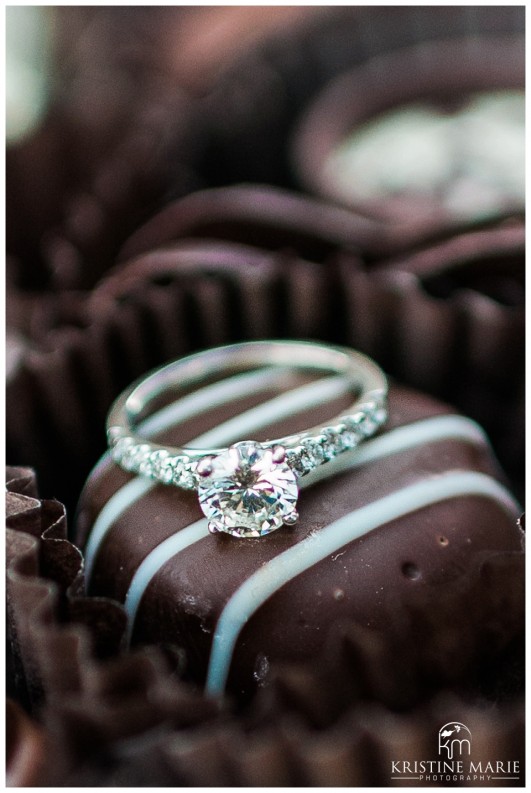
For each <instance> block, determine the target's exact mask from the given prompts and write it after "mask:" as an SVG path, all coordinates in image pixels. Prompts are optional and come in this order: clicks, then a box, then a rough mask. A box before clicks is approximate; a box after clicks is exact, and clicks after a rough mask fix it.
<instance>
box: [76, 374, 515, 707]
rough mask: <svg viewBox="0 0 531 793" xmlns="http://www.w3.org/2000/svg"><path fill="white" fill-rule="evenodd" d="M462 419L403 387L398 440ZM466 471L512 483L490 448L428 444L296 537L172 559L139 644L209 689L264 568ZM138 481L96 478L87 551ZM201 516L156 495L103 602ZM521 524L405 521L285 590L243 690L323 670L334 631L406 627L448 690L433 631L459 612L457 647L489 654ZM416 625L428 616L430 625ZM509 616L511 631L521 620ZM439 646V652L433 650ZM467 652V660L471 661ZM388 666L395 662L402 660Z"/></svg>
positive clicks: (107, 574)
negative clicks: (491, 624)
mask: <svg viewBox="0 0 531 793" xmlns="http://www.w3.org/2000/svg"><path fill="white" fill-rule="evenodd" d="M261 398H262V399H263V398H264V397H263V396H262V397H261ZM247 406H248V404H244V403H242V402H239V403H236V404H233V405H229V406H225V407H224V408H223V409H222V410H221V409H220V410H218V411H217V412H213V415H211V416H209V417H208V416H207V417H202V418H200V419H193V420H191V421H190V422H188V424H187V425H186V427H185V428H182V427H181V428H180V433H179V431H177V432H175V431H173V430H172V431H171V432H168V434H167V435H165V436H164V437H165V439H167V441H168V442H171V441H173V442H177V441H184V440H185V439H186V437H188V438H193V437H195V436H196V435H197V434H198V433H199V432H201V431H204V430H205V429H206V428H207V427H208V426H213V425H215V424H217V423H219V422H221V421H223V420H224V419H225V418H227V416H229V415H234V413H235V412H238V411H240V410H241V409H243V408H244V407H247ZM335 407H337V406H335ZM448 412H449V409H448V408H446V407H445V406H444V405H441V404H439V403H437V402H434V401H433V400H431V399H430V398H428V397H425V396H422V395H420V394H418V393H415V392H411V391H407V390H404V389H401V388H398V387H396V388H393V389H392V391H391V398H390V421H389V425H388V427H387V429H388V430H389V429H392V428H394V427H398V426H402V425H407V424H409V423H412V422H414V421H417V420H419V419H423V418H427V417H429V416H435V415H439V414H444V413H448ZM330 415H331V412H330V405H328V406H322V408H321V409H320V410H319V411H314V412H313V413H312V416H311V417H310V416H309V415H305V416H300V417H298V420H299V423H300V425H301V427H304V426H311V425H312V423H316V422H319V421H321V420H323V421H324V420H325V419H326V417H327V416H328V417H329V416H330ZM292 429H294V423H293V420H291V421H283V422H281V424H280V425H277V426H274V427H269V428H268V429H267V431H265V432H264V433H260V434H258V433H257V435H258V438H257V439H258V440H259V439H260V438H262V437H278V436H280V435H282V434H283V433H284V432H286V431H291V430H292ZM183 435H184V436H185V437H183ZM454 469H459V470H468V471H479V472H484V473H487V474H490V475H493V476H494V477H498V476H499V470H498V468H497V465H496V463H495V461H494V459H493V457H492V454H491V452H490V451H489V449H488V448H487V446H486V445H484V446H481V445H480V446H479V447H478V446H477V445H475V446H474V445H471V444H470V443H466V442H463V441H460V440H445V441H440V442H437V443H429V444H424V445H422V446H419V447H417V448H414V449H410V450H409V451H403V452H401V453H399V454H394V455H391V456H389V457H386V458H383V459H380V460H379V461H374V462H372V463H367V464H365V465H363V466H361V467H360V468H358V469H355V470H353V471H351V472H349V473H346V474H343V475H341V476H337V477H335V478H332V479H329V480H327V481H326V482H323V483H320V484H318V485H316V486H314V487H312V488H309V489H307V490H304V491H302V493H301V496H300V499H299V511H300V520H299V522H298V523H297V524H295V526H294V527H293V528H292V529H287V528H283V529H281V530H278V531H276V532H273V533H272V534H271V535H268V536H267V537H265V538H262V539H258V540H236V539H234V538H232V537H229V536H219V535H218V536H215V537H212V536H208V537H205V538H204V539H201V540H200V541H199V542H197V543H195V544H194V545H192V546H189V547H188V548H186V549H185V550H184V551H182V552H181V553H179V554H178V555H177V556H175V557H174V558H172V559H171V560H168V561H167V563H165V564H164V566H163V567H162V568H161V570H160V571H159V572H158V573H157V574H156V576H155V577H154V579H153V580H152V581H151V582H150V584H149V586H148V588H147V590H146V593H145V596H144V598H143V600H142V603H141V606H140V608H139V611H138V614H137V620H136V624H135V629H134V634H133V641H134V643H144V642H147V643H152V642H155V643H156V642H173V643H175V644H177V645H179V646H181V647H183V648H184V650H185V651H186V655H187V661H188V674H189V675H190V676H191V677H193V678H194V679H195V680H198V681H202V680H203V679H204V676H205V673H206V668H207V662H208V657H209V653H210V647H211V642H212V634H213V631H214V629H215V626H216V622H217V620H218V618H219V615H220V613H221V611H222V609H223V607H224V605H225V604H226V602H227V600H228V598H229V597H230V596H231V595H232V594H233V592H234V591H235V590H236V589H237V588H238V587H239V586H240V585H241V584H242V583H243V582H244V581H245V580H246V579H247V578H248V577H249V575H251V574H252V573H253V572H254V571H256V570H257V569H258V568H259V567H260V566H261V565H262V564H263V563H264V562H266V561H268V560H270V559H272V558H273V557H274V556H276V555H277V554H279V553H281V552H282V551H284V550H285V549H287V548H289V547H291V546H293V545H294V544H295V543H297V542H298V541H300V540H302V539H303V538H304V537H306V536H307V535H308V534H309V533H310V532H314V531H319V530H320V529H321V528H322V527H324V526H326V525H327V524H329V523H331V522H332V521H334V520H335V519H337V518H339V517H341V516H343V515H345V514H347V513H350V512H351V511H352V510H354V509H356V508H358V507H361V506H363V505H366V504H369V503H371V502H372V501H374V500H376V499H378V498H380V497H382V496H385V495H387V494H390V493H393V492H396V491H398V490H400V488H402V487H405V486H407V485H409V484H412V483H414V482H417V481H419V480H421V479H424V478H425V477H427V476H432V475H436V474H439V473H442V472H445V471H449V470H454ZM129 479H130V475H129V474H126V473H124V472H123V471H121V470H120V469H119V468H118V467H117V466H115V465H114V464H109V463H107V464H106V465H104V466H100V467H99V468H98V469H97V471H95V473H94V474H93V475H92V477H91V478H90V479H89V481H88V484H87V486H86V488H85V491H84V493H83V495H82V498H81V502H80V506H79V513H78V521H77V528H76V533H77V542H78V543H83V542H84V541H85V540H86V538H87V534H88V533H89V531H90V528H91V526H92V524H93V522H94V520H95V518H96V517H97V515H98V513H99V512H100V511H101V509H102V508H103V506H104V505H105V504H106V503H107V501H108V500H109V498H110V497H111V496H112V495H113V494H114V493H115V492H116V491H117V490H118V489H119V488H120V487H121V486H122V485H124V484H125V483H126V482H127V481H128V480H129ZM201 517H202V514H201V512H200V509H199V506H198V503H197V498H196V496H195V494H194V493H193V492H183V491H179V490H177V489H175V488H171V487H164V486H156V487H155V488H154V489H152V490H151V491H150V492H149V493H148V494H147V495H145V496H144V497H143V498H142V499H141V500H140V501H138V502H137V503H136V504H134V505H133V506H132V507H130V508H128V509H127V510H126V511H125V512H124V513H123V514H122V515H121V517H119V518H118V520H117V521H116V522H115V523H114V524H113V526H112V528H111V530H110V531H109V533H108V535H107V537H106V538H105V540H104V541H103V543H102V545H101V547H100V551H99V553H98V555H97V558H96V563H95V567H94V573H93V577H92V583H91V593H92V594H94V595H105V596H109V597H112V598H116V599H117V600H120V601H123V600H124V598H125V595H126V592H127V589H128V586H129V584H130V581H131V578H132V576H133V574H134V572H135V570H136V569H137V568H138V566H139V564H140V563H141V561H142V560H143V559H144V558H145V556H146V555H147V553H149V552H150V551H151V550H152V549H153V548H154V547H156V546H157V545H158V544H159V543H160V542H161V541H162V540H164V539H166V538H167V537H169V536H170V535H172V534H173V533H175V532H176V531H178V530H179V529H180V528H182V527H184V526H186V525H189V524H190V523H192V522H194V521H196V520H198V519H200V518H201ZM516 518H517V514H515V516H514V519H512V518H511V516H510V515H508V514H507V512H506V511H504V510H503V509H502V508H501V507H500V506H499V505H498V504H497V503H496V502H495V501H494V500H491V499H485V498H483V497H477V496H463V497H459V498H453V499H450V500H448V501H443V502H440V503H437V504H433V505H431V506H429V507H427V508H424V509H421V510H417V511H416V512H414V513H411V514H408V515H407V516H406V517H403V518H400V519H398V520H393V521H392V522H390V523H388V524H387V525H385V526H381V527H379V528H377V529H375V530H373V531H372V532H370V533H369V534H367V535H365V536H363V537H362V538H360V539H358V540H356V541H354V542H351V543H350V544H348V545H347V546H345V547H344V548H341V550H340V551H339V552H338V553H337V554H332V555H331V556H330V557H327V558H325V559H324V560H323V561H321V562H319V563H317V564H315V565H314V566H313V567H311V568H310V569H308V570H307V571H305V572H304V573H302V574H300V575H298V576H297V577H296V578H295V579H293V580H292V581H290V582H289V583H287V584H285V585H284V586H283V587H281V589H279V590H278V591H276V592H275V593H274V594H273V595H272V596H271V597H270V598H269V600H268V601H267V602H266V603H265V604H263V605H262V606H261V607H260V608H259V609H258V611H257V612H256V613H255V614H254V615H253V616H252V617H251V619H250V620H249V622H248V623H247V625H246V626H245V627H244V629H243V630H242V632H241V634H240V636H239V638H238V642H237V645H236V650H235V653H234V656H233V659H232V664H231V671H230V676H229V682H228V686H229V688H230V690H231V691H233V692H235V693H237V694H243V695H248V694H249V692H250V691H251V690H252V689H253V687H254V686H255V685H256V680H260V682H262V681H261V677H262V676H263V672H264V669H265V668H267V667H268V665H269V664H271V663H275V662H278V661H302V662H311V659H313V658H315V657H316V656H317V655H318V654H319V653H320V652H321V651H322V650H323V648H324V646H325V644H326V640H327V635H328V633H329V629H330V628H331V627H332V626H333V625H334V624H337V623H341V622H345V621H346V622H353V623H355V624H356V625H358V626H359V627H360V628H363V629H367V628H368V629H370V630H371V631H373V632H374V634H375V635H376V636H380V637H382V636H383V637H384V638H385V637H386V635H387V634H390V633H393V632H394V631H396V630H398V627H397V626H400V631H401V632H402V638H407V636H408V635H409V638H410V641H413V642H415V643H418V645H419V647H422V654H423V657H424V658H426V657H427V656H429V655H430V653H431V655H432V656H437V660H436V663H435V664H434V666H435V667H436V668H437V672H434V671H433V669H432V674H433V675H434V677H435V678H437V679H439V682H440V678H441V676H442V677H443V678H444V676H445V675H447V676H448V677H449V678H450V679H452V678H455V677H456V676H458V674H459V672H458V671H456V670H458V669H459V662H458V661H457V660H456V657H455V643H454V642H450V641H449V642H447V643H446V644H445V642H444V641H443V640H442V639H441V636H438V637H437V639H435V638H434V635H433V633H432V631H431V629H432V627H433V621H434V620H435V621H436V620H437V614H438V613H439V612H438V608H439V607H440V606H441V603H442V602H444V603H446V604H447V608H448V603H450V604H451V605H450V608H451V615H450V618H451V621H452V628H451V630H452V631H453V634H454V636H455V637H456V638H455V641H457V643H458V644H460V643H461V644H462V645H463V646H464V647H470V646H472V647H475V648H476V650H477V648H478V647H479V646H480V645H481V646H482V647H483V649H484V651H485V652H486V653H487V655H488V654H489V652H490V649H489V648H488V647H487V649H486V650H485V647H484V642H485V636H484V635H482V628H481V625H478V624H477V623H476V618H475V617H471V616H470V615H472V614H475V613H476V611H477V608H478V606H479V605H480V604H481V603H482V600H483V599H484V598H485V605H484V608H485V611H486V612H489V614H490V616H491V617H492V613H491V611H490V610H492V609H494V611H496V610H497V609H499V608H500V607H501V605H500V604H501V599H502V593H496V596H495V597H496V598H498V600H497V601H496V604H497V605H494V606H492V603H491V604H490V605H487V601H488V600H489V597H487V592H488V586H489V585H488V582H487V580H486V578H483V579H481V575H480V570H481V566H482V562H483V561H484V560H485V559H487V558H489V557H491V556H494V557H496V556H498V555H503V554H506V553H507V552H509V553H518V552H519V551H520V549H521V536H520V531H519V530H518V528H517V526H516ZM478 576H479V579H478ZM476 579H478V580H479V583H478V584H477V586H476V588H475V595H474V597H475V603H473V604H472V603H469V604H468V605H467V603H466V602H465V601H466V598H467V593H468V589H467V587H468V584H469V583H470V582H472V581H474V582H475V581H476ZM411 614H416V619H412V618H411ZM505 616H506V617H507V620H508V623H507V624H509V623H510V622H511V615H510V614H506V615H505ZM445 619H446V625H445V626H444V629H443V626H442V625H441V626H440V628H441V632H442V635H446V634H445V630H449V628H448V624H447V623H448V619H449V616H448V613H446V615H445ZM495 622H496V621H495ZM498 622H499V621H498ZM496 624H498V623H496ZM408 631H409V632H410V633H408ZM423 632H424V633H423ZM503 632H504V631H503V629H501V633H503ZM500 641H502V643H503V641H505V639H501V636H500V633H499V629H498V628H496V629H495V630H494V631H493V632H492V636H491V640H490V648H491V649H493V648H495V647H496V646H497V645H498V644H499V642H500ZM426 644H428V645H429V646H423V645H426ZM436 645H437V648H436ZM439 645H440V646H439ZM461 650H462V652H463V653H464V654H465V655H466V653H467V652H468V651H467V650H464V649H462V648H461ZM471 652H472V651H471ZM472 654H473V652H472ZM388 663H389V664H391V663H392V658H391V657H389V658H388Z"/></svg>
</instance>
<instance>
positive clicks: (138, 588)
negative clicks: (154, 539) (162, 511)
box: [124, 518, 208, 645]
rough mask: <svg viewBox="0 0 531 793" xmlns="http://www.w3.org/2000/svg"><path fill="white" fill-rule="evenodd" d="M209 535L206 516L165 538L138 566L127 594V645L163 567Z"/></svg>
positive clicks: (125, 605)
mask: <svg viewBox="0 0 531 793" xmlns="http://www.w3.org/2000/svg"><path fill="white" fill-rule="evenodd" d="M207 536H208V521H207V519H206V518H201V520H198V521H196V522H195V523H191V524H190V526H186V527H185V528H184V529H181V530H180V531H178V532H177V533H176V534H172V535H171V537H168V538H167V539H166V540H163V541H162V542H161V543H159V545H157V547H156V548H153V550H152V551H151V552H150V553H149V554H148V555H147V556H146V558H145V559H144V560H143V561H142V563H141V564H140V565H139V567H138V568H137V570H136V572H135V574H134V576H133V578H132V580H131V584H130V586H129V589H128V590H127V595H126V596H125V603H124V607H125V611H126V613H127V632H126V642H127V645H129V644H130V642H131V636H132V633H133V628H134V626H135V619H136V614H137V611H138V607H139V605H140V601H141V600H142V598H143V596H144V593H145V591H146V589H147V587H148V586H149V584H150V583H151V581H152V580H153V578H154V577H155V575H156V574H157V573H158V571H159V570H160V568H161V567H163V566H164V565H165V564H166V562H167V561H168V560H169V559H171V558H172V557H173V556H176V555H177V554H178V553H179V552H180V551H184V549H185V548H188V547H189V546H190V545H193V544H194V543H196V542H198V541H199V540H202V539H203V537H207Z"/></svg>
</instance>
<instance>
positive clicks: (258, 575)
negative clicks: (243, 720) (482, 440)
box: [206, 471, 518, 695]
mask: <svg viewBox="0 0 531 793" xmlns="http://www.w3.org/2000/svg"><path fill="white" fill-rule="evenodd" d="M474 495H477V496H484V497H486V498H489V499H492V500H493V501H495V502H496V503H497V504H499V505H500V506H501V507H502V508H503V509H505V510H506V511H507V512H508V513H509V514H510V515H511V516H514V517H516V515H517V514H518V508H517V505H516V503H515V501H514V499H513V498H512V496H511V494H510V493H509V492H508V491H507V490H506V488H504V487H503V486H502V485H500V483H499V482H497V481H496V480H495V479H493V478H492V477H490V476H487V475H486V474H481V473H477V472H475V471H447V472H446V473H443V474H440V475H437V476H430V477H427V478H425V479H422V480H420V481H419V482H415V483H414V484H413V485H409V486H407V487H403V488H401V489H400V490H398V491H395V492H393V493H390V494H388V495H387V496H384V497H383V498H380V499H378V500H376V501H373V502H371V503H370V504H367V505H366V506H364V507H360V508H359V509H356V510H354V511H353V512H350V513H349V514H348V515H344V516H343V517H342V518H339V520H336V521H334V522H333V523H330V524H329V525H328V526H325V527H324V528H323V529H321V530H320V531H318V532H315V533H312V534H310V535H308V536H307V537H305V539H304V540H301V542H299V543H297V545H294V546H293V547H291V548H288V550H286V551H283V552H282V553H280V554H279V555H278V556H275V557H274V559H271V561H269V562H266V563H265V564H263V565H262V566H261V567H260V568H259V569H258V570H256V572H255V573H253V575H251V576H250V577H249V578H248V579H247V580H246V581H245V583H243V584H242V586H241V587H240V588H239V589H238V590H237V591H236V592H235V593H234V594H233V595H232V597H231V598H230V600H229V601H228V603H227V605H226V606H225V608H224V609H223V611H222V613H221V616H220V618H219V620H218V624H217V626H216V630H215V633H214V641H213V644H212V650H211V655H210V663H209V668H208V675H207V682H206V693H207V694H210V695H218V694H221V693H222V692H223V690H224V688H225V684H226V681H227V676H228V673H229V668H230V663H231V659H232V655H233V652H234V647H235V644H236V641H237V639H238V636H239V635H240V632H241V630H242V628H243V627H244V625H245V624H246V623H247V622H248V620H249V619H250V617H251V616H252V615H253V614H254V613H255V612H256V611H257V609H259V608H260V606H261V605H263V604H264V603H265V601H266V600H267V599H268V598H270V597H271V595H273V594H274V593H275V592H277V591H278V590H279V589H280V587H282V586H283V585H284V584H286V583H287V582H288V581H291V580H292V579H293V578H295V577H296V576H298V575H300V574H301V573H302V572H304V571H305V570H308V569H309V568H310V567H312V566H313V565H315V564H317V563H318V562H320V561H321V560H323V559H325V558H326V557H327V556H330V554H332V553H335V552H336V551H337V550H339V549H340V548H342V547H343V546H345V545H348V543H350V542H352V541H353V540H356V539H358V538H359V537H362V536H363V535H364V534H367V533H368V532H370V531H372V530H374V529H376V528H378V527H379V526H383V525H384V524H385V523H389V522H390V521H392V520H397V519H398V518H401V517H403V516H404V515H407V514H409V513H411V512H415V511H416V510H418V509H422V508H423V507H427V506H430V505H431V504H435V503H437V502H439V501H445V500H447V499H450V498H457V497H459V496H474Z"/></svg>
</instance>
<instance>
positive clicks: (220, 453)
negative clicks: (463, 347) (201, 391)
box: [107, 341, 387, 537]
mask: <svg viewBox="0 0 531 793" xmlns="http://www.w3.org/2000/svg"><path fill="white" fill-rule="evenodd" d="M263 367H269V368H271V367H279V368H280V369H282V370H283V369H285V370H286V371H290V370H291V371H293V370H298V371H303V372H304V371H306V372H320V373H327V374H330V373H333V374H334V375H339V376H341V378H343V379H344V380H345V383H346V384H347V385H348V389H349V391H352V393H353V395H354V402H353V403H352V404H351V406H350V407H349V408H347V410H346V411H345V412H343V413H342V414H341V415H339V416H336V417H333V418H332V419H331V420H330V421H329V422H327V423H326V424H325V425H319V426H317V427H311V428H309V429H306V430H303V431H302V432H297V433H295V434H293V435H286V436H284V437H281V438H276V439H274V440H268V441H265V442H262V443H259V442H257V441H253V440H241V441H239V442H236V443H234V444H232V445H231V446H229V447H228V448H223V449H197V448H179V447H171V446H166V445H163V444H160V443H157V442H155V441H152V440H147V439H146V438H143V437H141V436H140V435H139V434H137V433H138V430H137V425H138V423H139V421H140V420H142V419H144V418H145V417H146V416H147V415H149V413H150V409H151V410H152V409H153V405H154V403H158V404H160V403H161V402H164V400H165V399H166V401H167V399H168V397H169V395H170V394H171V393H172V392H175V391H177V392H181V393H182V392H183V391H184V392H188V393H192V396H193V389H194V388H196V387H198V386H199V385H200V384H201V385H204V383H205V382H208V381H212V380H215V379H219V378H220V377H223V376H225V375H226V374H227V373H228V372H232V373H234V372H244V371H246V372H250V371H252V370H254V369H261V368H263ZM386 404H387V380H386V378H385V375H384V373H383V372H382V370H381V369H380V368H379V367H378V366H377V365H376V364H375V363H374V361H372V360H371V359H370V358H368V357H367V356H365V355H362V354H361V353H359V352H355V351H354V350H350V349H347V348H343V347H329V346H325V345H322V344H316V343H313V342H300V341H259V342H246V343H241V344H233V345H230V346H227V347H218V348H216V349H212V350H205V351H204V352H200V353H196V354H195V355H191V356H188V357H187V358H183V359H181V360H178V361H175V362H173V363H170V364H168V365H167V366H164V367H162V368H160V369H157V370H155V371H153V372H152V373H150V374H148V375H147V376H146V377H145V378H143V379H142V380H139V381H137V382H136V383H134V384H133V385H132V386H131V387H130V388H128V389H127V390H126V391H124V393H123V394H122V395H121V396H120V397H119V398H118V399H117V400H116V402H115V403H114V405H113V406H112V408H111V411H110V413H109V417H108V420H107V436H108V442H109V447H110V450H111V454H112V458H113V460H114V461H115V462H116V463H117V464H118V465H120V466H121V467H122V468H123V469H124V470H126V471H129V472H131V473H135V474H140V475H143V476H147V477H150V478H151V479H153V480H155V481H157V482H161V483H163V484H166V485H175V486H177V487H180V488H184V489H187V490H196V491H197V493H198V496H199V504H200V507H201V509H202V511H203V513H204V514H205V515H206V517H207V518H208V520H209V525H208V527H209V530H210V531H211V532H212V533H215V532H219V531H223V532H226V533H228V534H232V535H233V536H235V537H262V536H263V535H265V534H269V532H271V531H274V530H275V529H278V528H280V527H281V526H282V525H284V524H286V525H291V524H293V523H295V522H296V521H297V519H298V513H297V500H298V496H299V487H298V480H299V479H300V477H302V476H304V475H306V474H307V473H309V472H310V471H312V470H313V469H314V468H316V467H317V466H320V465H322V464H325V463H327V462H328V461H330V460H332V459H333V458H335V457H337V456H338V455H339V454H342V453H343V452H346V451H348V450H351V449H354V448H355V447H356V446H358V444H360V443H361V442H362V441H364V440H365V439H366V438H368V437H370V436H371V435H373V434H374V433H375V432H376V431H377V430H378V429H379V428H380V427H381V426H382V425H383V424H384V422H385V421H386V419H387V409H386Z"/></svg>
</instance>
